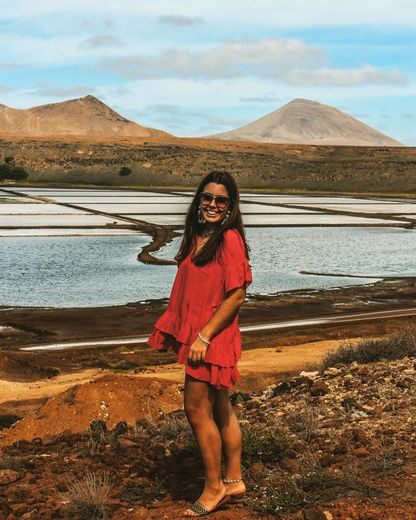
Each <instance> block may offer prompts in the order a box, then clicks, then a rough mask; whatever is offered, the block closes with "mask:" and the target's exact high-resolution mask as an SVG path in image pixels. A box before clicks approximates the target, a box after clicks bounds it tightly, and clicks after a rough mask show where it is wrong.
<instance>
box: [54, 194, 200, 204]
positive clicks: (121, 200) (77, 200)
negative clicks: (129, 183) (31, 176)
mask: <svg viewBox="0 0 416 520" xmlns="http://www.w3.org/2000/svg"><path fill="white" fill-rule="evenodd" d="M48 198H50V199H53V200H55V201H57V202H62V203H64V204H67V203H68V204H79V205H83V204H140V203H141V204H169V203H172V202H181V203H186V204H189V203H190V200H189V199H188V198H187V197H181V196H178V195H170V196H168V197H159V196H153V195H152V196H150V195H149V196H143V195H140V196H139V195H132V196H129V197H127V196H124V197H123V196H119V195H114V196H105V197H104V196H102V197H97V196H83V195H65V196H63V195H59V196H55V195H54V196H52V195H49V196H48Z"/></svg>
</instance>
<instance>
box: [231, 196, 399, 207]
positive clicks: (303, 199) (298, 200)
mask: <svg viewBox="0 0 416 520" xmlns="http://www.w3.org/2000/svg"><path fill="white" fill-rule="evenodd" d="M241 199H242V200H252V201H254V202H268V203H271V204H299V205H309V204H313V205H315V204H317V205H322V204H333V205H335V204H395V203H396V201H391V202H390V201H385V200H375V199H361V198H360V199H359V198H354V197H336V196H334V197H313V196H311V197H308V196H297V195H293V196H292V195H241Z"/></svg>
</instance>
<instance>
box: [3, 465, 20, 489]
mask: <svg viewBox="0 0 416 520" xmlns="http://www.w3.org/2000/svg"><path fill="white" fill-rule="evenodd" d="M19 479H20V474H19V473H18V472H17V471H13V470H12V469H1V470H0V486H1V485H5V484H11V483H12V482H16V480H19Z"/></svg>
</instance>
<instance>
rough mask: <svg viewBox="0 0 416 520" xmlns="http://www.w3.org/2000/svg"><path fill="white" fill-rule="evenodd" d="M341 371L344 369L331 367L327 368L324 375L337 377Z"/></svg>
mask: <svg viewBox="0 0 416 520" xmlns="http://www.w3.org/2000/svg"><path fill="white" fill-rule="evenodd" d="M341 372H342V371H341V370H340V369H339V368H335V367H329V368H327V369H326V370H325V372H324V376H329V377H335V376H338V375H339V374H341Z"/></svg>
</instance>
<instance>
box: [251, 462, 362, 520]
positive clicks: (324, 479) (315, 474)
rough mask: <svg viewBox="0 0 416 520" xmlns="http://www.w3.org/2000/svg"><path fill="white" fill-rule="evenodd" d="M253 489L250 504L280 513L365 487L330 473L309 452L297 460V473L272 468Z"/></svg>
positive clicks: (270, 511) (293, 510)
mask: <svg viewBox="0 0 416 520" xmlns="http://www.w3.org/2000/svg"><path fill="white" fill-rule="evenodd" d="M256 491H257V496H255V497H254V498H252V499H250V500H249V501H248V505H249V507H251V508H252V509H254V510H256V511H259V512H261V513H267V514H275V515H282V514H288V513H293V512H295V511H297V510H299V509H303V508H305V507H311V506H313V505H314V504H316V503H317V502H318V501H328V500H333V499H336V498H337V497H339V496H345V492H346V491H358V492H361V491H368V488H366V487H365V486H361V484H360V483H359V482H353V481H352V480H351V479H349V478H347V477H345V476H343V475H334V474H332V473H330V472H329V471H328V470H327V469H325V468H322V466H320V464H319V463H318V462H317V461H316V459H315V458H314V457H313V456H311V455H310V454H308V455H306V456H304V457H303V458H302V459H300V466H299V472H298V473H296V474H290V473H288V472H286V471H283V470H281V469H278V468H276V469H273V470H271V471H269V472H268V473H267V474H266V475H265V476H264V478H263V480H262V482H261V484H260V485H259V486H257V490H256Z"/></svg>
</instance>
